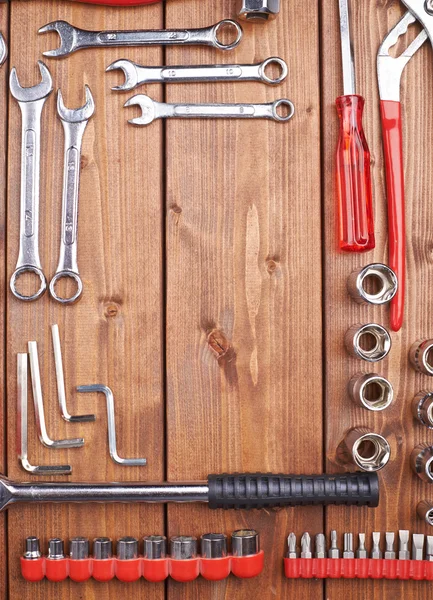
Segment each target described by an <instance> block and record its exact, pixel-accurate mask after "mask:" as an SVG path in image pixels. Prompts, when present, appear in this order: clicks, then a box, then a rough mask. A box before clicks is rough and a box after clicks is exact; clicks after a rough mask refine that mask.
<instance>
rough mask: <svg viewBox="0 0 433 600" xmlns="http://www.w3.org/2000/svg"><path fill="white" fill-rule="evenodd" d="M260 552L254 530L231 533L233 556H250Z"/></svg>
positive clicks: (257, 536)
mask: <svg viewBox="0 0 433 600" xmlns="http://www.w3.org/2000/svg"><path fill="white" fill-rule="evenodd" d="M259 552H260V538H259V534H258V533H257V531H255V530H254V529H237V530H236V531H234V532H233V533H232V554H233V556H252V555H254V554H258V553H259Z"/></svg>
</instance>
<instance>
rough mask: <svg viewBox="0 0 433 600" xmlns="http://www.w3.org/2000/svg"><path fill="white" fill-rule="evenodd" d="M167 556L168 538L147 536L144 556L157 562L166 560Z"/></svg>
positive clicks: (144, 544)
mask: <svg viewBox="0 0 433 600" xmlns="http://www.w3.org/2000/svg"><path fill="white" fill-rule="evenodd" d="M166 554H167V538H166V537H165V536H163V535H147V536H146V537H144V538H143V556H144V558H147V559H152V560H156V559H159V558H165V556H166Z"/></svg>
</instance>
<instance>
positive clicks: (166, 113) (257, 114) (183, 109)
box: [124, 94, 295, 125]
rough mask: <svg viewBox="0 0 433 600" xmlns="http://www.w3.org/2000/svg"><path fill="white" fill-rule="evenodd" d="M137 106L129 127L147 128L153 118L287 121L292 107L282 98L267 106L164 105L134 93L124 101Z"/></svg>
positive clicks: (293, 108)
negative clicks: (284, 111) (138, 112)
mask: <svg viewBox="0 0 433 600" xmlns="http://www.w3.org/2000/svg"><path fill="white" fill-rule="evenodd" d="M134 105H138V106H139V107H140V108H141V110H142V115H141V116H140V117H135V118H133V119H129V121H128V123H131V124H132V125H149V123H152V121H154V120H155V119H168V118H172V117H176V118H189V119H194V118H205V119H273V120H274V121H280V122H286V121H290V119H291V118H292V117H293V115H294V113H295V107H294V106H293V103H292V102H290V100H286V99H285V98H282V99H281V100H276V101H275V102H270V103H268V104H165V103H163V102H156V101H155V100H152V98H149V96H145V95H143V94H137V95H136V96H133V97H132V98H130V99H129V100H127V101H126V102H125V104H124V106H134ZM280 107H286V108H287V109H288V113H287V115H282V114H280V113H279V112H278V109H279V108H280Z"/></svg>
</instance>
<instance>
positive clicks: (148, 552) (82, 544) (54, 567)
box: [21, 529, 264, 583]
mask: <svg viewBox="0 0 433 600" xmlns="http://www.w3.org/2000/svg"><path fill="white" fill-rule="evenodd" d="M200 546H201V555H198V553H197V538H195V537H192V536H176V537H172V538H171V539H170V555H167V540H166V538H165V537H164V536H162V535H149V536H146V537H144V538H143V554H142V555H141V556H140V554H139V541H138V539H137V538H134V537H123V538H120V539H119V540H117V543H116V555H113V544H112V541H111V539H110V538H108V537H99V538H95V539H94V540H93V556H90V544H89V540H88V539H87V538H85V537H75V538H71V539H70V540H69V555H65V550H64V542H63V540H61V539H59V538H53V539H50V540H49V541H48V554H47V556H42V554H41V551H40V542H39V538H37V537H28V538H27V539H26V544H25V553H24V555H23V556H22V557H21V573H22V576H23V577H24V579H26V581H41V580H42V579H44V577H46V578H47V579H48V580H49V581H64V580H65V579H67V578H68V577H69V579H72V581H77V582H80V581H81V582H82V581H87V580H89V579H90V578H93V579H95V580H96V581H111V580H112V579H114V578H116V579H118V580H120V581H123V582H125V583H126V582H131V581H137V580H139V579H140V578H141V577H143V578H144V579H146V580H147V581H153V582H158V581H164V580H165V579H167V577H169V576H170V577H171V578H172V579H174V580H175V581H179V582H188V581H193V580H194V579H197V577H198V576H199V575H201V576H202V577H203V578H204V579H208V580H209V581H219V580H221V579H225V578H226V577H228V576H229V575H230V573H233V575H234V576H235V577H239V578H241V579H246V578H250V577H256V576H257V575H260V573H261V572H262V570H263V565H264V552H263V550H260V538H259V534H258V533H257V531H254V530H253V529H239V530H237V531H234V532H233V533H232V536H231V547H232V552H231V554H229V553H228V548H227V536H226V535H224V534H223V533H205V534H203V535H202V536H201V538H200Z"/></svg>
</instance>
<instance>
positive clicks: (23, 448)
mask: <svg viewBox="0 0 433 600" xmlns="http://www.w3.org/2000/svg"><path fill="white" fill-rule="evenodd" d="M27 361H28V358H27V354H18V355H17V401H18V402H17V447H18V460H19V461H20V463H21V466H22V467H23V469H25V470H26V471H28V472H29V473H32V475H69V474H70V473H72V467H71V466H70V465H53V466H51V465H50V466H41V465H39V466H33V465H31V464H30V463H29V460H28V436H27V428H28V418H27V406H28V404H27Z"/></svg>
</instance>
